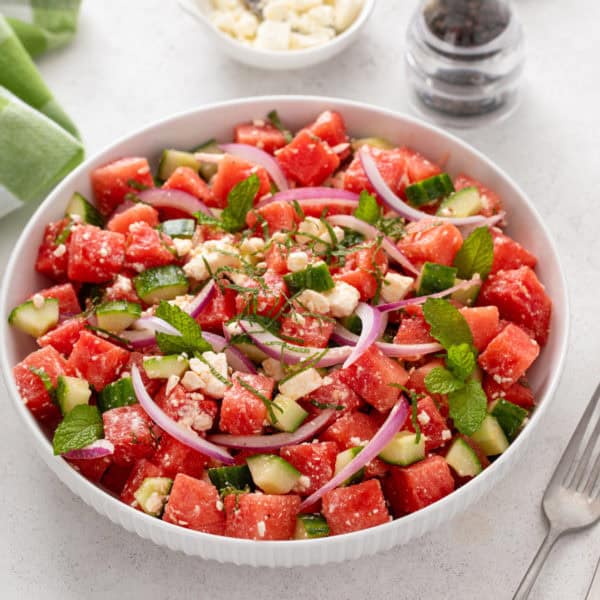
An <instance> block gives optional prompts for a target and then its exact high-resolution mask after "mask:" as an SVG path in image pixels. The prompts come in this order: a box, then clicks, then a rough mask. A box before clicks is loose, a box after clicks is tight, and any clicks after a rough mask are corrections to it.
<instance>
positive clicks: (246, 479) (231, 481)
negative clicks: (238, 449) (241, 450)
mask: <svg viewBox="0 0 600 600" xmlns="http://www.w3.org/2000/svg"><path fill="white" fill-rule="evenodd" d="M208 477H209V479H210V481H211V483H212V484H213V485H214V486H215V487H216V488H217V489H218V490H219V493H220V494H222V493H223V492H224V491H227V490H228V491H231V490H239V491H241V492H246V491H248V492H251V491H253V490H254V485H253V482H252V475H251V474H250V469H249V468H248V465H236V466H234V467H213V468H211V469H208Z"/></svg>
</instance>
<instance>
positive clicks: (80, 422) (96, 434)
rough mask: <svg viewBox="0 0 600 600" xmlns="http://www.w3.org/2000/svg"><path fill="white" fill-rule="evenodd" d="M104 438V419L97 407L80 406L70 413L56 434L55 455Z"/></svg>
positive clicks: (53, 441) (54, 442)
mask: <svg viewBox="0 0 600 600" xmlns="http://www.w3.org/2000/svg"><path fill="white" fill-rule="evenodd" d="M103 436H104V427H103V426H102V417H101V416H100V411H99V410H98V407H97V406H89V405H87V404H79V405H78V406H75V407H74V408H73V410H71V411H69V412H68V413H67V414H66V415H65V418H64V419H63V420H62V422H61V423H60V425H59V426H58V427H57V428H56V431H55V432H54V438H53V440H52V445H53V447H54V454H55V455H57V454H64V453H65V452H68V451H69V450H78V449H79V448H83V447H85V446H87V445H89V444H91V443H92V442H95V441H96V440H99V439H101V438H102V437H103Z"/></svg>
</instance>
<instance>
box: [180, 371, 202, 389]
mask: <svg viewBox="0 0 600 600" xmlns="http://www.w3.org/2000/svg"><path fill="white" fill-rule="evenodd" d="M203 383H204V382H203V381H202V379H201V377H200V375H198V374H197V373H194V371H186V372H185V373H184V375H183V377H182V379H181V385H182V386H183V387H184V388H185V389H186V390H187V391H188V392H195V391H196V390H199V389H200V388H201V387H202V385H203Z"/></svg>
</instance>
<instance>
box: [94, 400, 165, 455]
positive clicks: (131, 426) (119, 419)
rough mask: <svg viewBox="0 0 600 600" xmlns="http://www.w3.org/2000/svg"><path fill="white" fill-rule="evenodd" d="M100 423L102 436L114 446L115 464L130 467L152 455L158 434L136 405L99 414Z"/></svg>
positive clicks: (157, 430)
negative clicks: (100, 417)
mask: <svg viewBox="0 0 600 600" xmlns="http://www.w3.org/2000/svg"><path fill="white" fill-rule="evenodd" d="M102 420H103V422H104V437H105V438H106V439H107V440H109V441H110V442H112V443H113V444H114V446H115V452H114V454H113V460H114V462H115V464H117V465H120V466H128V465H132V464H133V463H135V461H136V460H139V459H140V458H149V457H151V456H152V455H153V454H154V451H155V450H156V445H157V441H158V438H159V437H160V435H161V433H162V432H161V430H160V428H159V427H158V426H157V425H155V424H154V422H153V421H152V420H151V419H150V417H149V416H148V415H147V414H146V412H145V411H144V409H143V408H142V407H141V406H140V405H139V404H132V405H131V406H121V407H119V408H112V409H111V410H107V411H106V412H104V413H102Z"/></svg>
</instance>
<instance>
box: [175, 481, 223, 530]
mask: <svg viewBox="0 0 600 600" xmlns="http://www.w3.org/2000/svg"><path fill="white" fill-rule="evenodd" d="M163 521H166V522H167V523H174V524H175V525H180V526H181V527H186V528H187V529H194V530H195V531H203V532H204V533H213V534H215V535H223V533H224V530H225V513H224V512H223V504H222V502H221V500H220V498H219V492H218V491H217V488H216V487H215V486H214V485H211V484H210V483H206V482H205V481H201V480H200V479H195V478H194V477H189V476H188V475H184V474H183V473H179V474H178V475H177V477H175V481H174V482H173V487H172V488H171V493H170V494H169V501H168V502H167V504H166V506H165V512H164V514H163Z"/></svg>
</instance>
